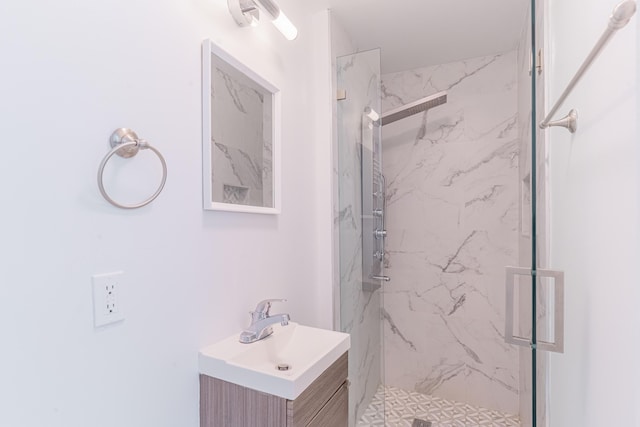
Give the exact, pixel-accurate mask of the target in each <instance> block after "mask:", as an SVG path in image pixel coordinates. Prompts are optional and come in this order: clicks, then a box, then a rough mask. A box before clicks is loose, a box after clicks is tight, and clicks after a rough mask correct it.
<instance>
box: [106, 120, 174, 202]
mask: <svg viewBox="0 0 640 427" xmlns="http://www.w3.org/2000/svg"><path fill="white" fill-rule="evenodd" d="M109 143H110V144H111V147H112V148H111V151H109V152H108V153H107V155H106V156H105V158H104V159H102V162H101V163H100V167H99V168H98V188H99V189H100V193H101V194H102V197H104V198H105V199H106V200H107V202H109V203H111V204H112V205H113V206H115V207H117V208H122V209H137V208H141V207H143V206H146V205H148V204H149V203H151V202H153V201H154V200H155V198H156V197H158V195H159V194H160V193H161V192H162V189H163V188H164V184H165V182H167V162H165V160H164V157H162V154H160V152H159V151H158V150H157V149H156V148H154V147H153V146H151V145H150V144H149V143H148V142H147V141H145V140H144V139H140V138H138V135H136V133H135V132H134V131H132V130H131V129H127V128H120V129H116V130H115V131H114V132H113V133H112V134H111V137H110V138H109ZM147 149H149V150H151V151H153V152H154V153H156V155H157V156H158V159H160V163H161V164H162V181H161V182H160V186H159V187H158V189H157V190H156V192H155V193H153V194H152V195H151V197H149V198H148V199H146V200H144V201H142V202H140V203H136V204H133V205H123V204H121V203H118V202H116V201H115V200H113V199H112V198H111V197H109V195H108V194H107V192H106V190H105V189H104V182H103V177H102V175H103V174H104V167H105V166H106V165H107V162H108V161H109V159H110V158H111V157H112V156H113V155H114V154H117V155H118V156H120V157H124V158H129V157H133V156H135V155H136V154H138V151H139V150H147Z"/></svg>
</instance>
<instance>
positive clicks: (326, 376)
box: [287, 352, 349, 426]
mask: <svg viewBox="0 0 640 427" xmlns="http://www.w3.org/2000/svg"><path fill="white" fill-rule="evenodd" d="M348 354H349V353H348V352H347V353H345V354H343V355H342V356H340V358H338V360H336V361H335V362H334V363H333V365H331V366H330V367H328V368H327V369H326V370H325V371H324V372H323V373H322V375H320V376H319V377H318V378H317V379H316V380H315V381H314V382H312V383H311V385H310V386H309V387H307V389H306V390H305V391H303V392H302V394H300V396H298V397H297V398H296V400H289V401H287V419H288V421H289V425H290V426H306V425H308V424H309V423H310V422H311V420H312V419H313V418H314V417H315V416H316V414H317V413H318V411H320V409H321V408H322V407H323V406H324V405H325V404H326V403H327V401H329V399H331V397H332V396H333V395H334V394H335V393H336V391H337V390H338V389H339V388H340V387H341V386H343V385H344V383H345V380H346V379H347V370H348ZM326 425H327V426H330V425H331V424H326Z"/></svg>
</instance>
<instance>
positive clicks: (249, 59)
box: [0, 0, 332, 427]
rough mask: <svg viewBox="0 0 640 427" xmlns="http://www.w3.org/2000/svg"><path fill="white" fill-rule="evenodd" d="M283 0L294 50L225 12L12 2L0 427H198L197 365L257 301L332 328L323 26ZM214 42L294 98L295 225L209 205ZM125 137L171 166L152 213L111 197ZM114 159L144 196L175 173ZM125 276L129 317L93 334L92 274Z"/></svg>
mask: <svg viewBox="0 0 640 427" xmlns="http://www.w3.org/2000/svg"><path fill="white" fill-rule="evenodd" d="M279 3H280V4H281V6H282V7H283V9H284V10H286V11H287V14H288V15H289V17H290V18H291V19H292V20H293V21H294V22H295V23H296V24H297V25H298V28H299V30H300V35H299V38H298V39H297V40H296V41H294V42H287V41H286V40H285V39H284V38H283V37H282V36H281V35H280V34H279V33H278V32H277V31H276V30H275V28H274V27H273V26H271V25H269V24H268V23H266V22H264V23H262V25H261V26H260V27H259V28H257V29H241V28H239V27H237V26H236V25H235V23H234V22H233V20H232V18H231V16H230V15H229V14H228V12H227V6H226V2H223V1H211V0H190V1H183V2H176V1H167V0H154V1H151V0H139V1H136V2H130V1H126V0H113V1H110V2H105V1H92V2H82V1H74V0H59V1H57V2H54V3H52V2H47V1H43V0H37V1H30V2H17V1H13V2H2V3H1V4H0V58H1V59H0V61H1V62H0V65H1V68H0V69H1V70H2V71H1V78H0V135H2V154H1V155H0V195H1V196H0V197H1V198H2V216H1V218H2V221H1V222H0V224H1V225H0V236H1V237H0V242H1V243H0V260H1V261H0V301H1V302H2V307H3V308H2V310H0V340H1V343H2V344H1V345H0V348H1V350H0V425H2V426H21V427H22V426H43V425H46V426H65V427H71V426H87V425H90V426H93V427H100V426H107V425H109V426H113V425H117V426H123V427H127V426H135V427H140V426H171V427H175V426H197V425H198V378H197V351H198V349H199V348H201V347H203V346H205V345H207V344H209V343H212V342H214V341H216V340H218V339H221V338H223V337H225V336H227V335H230V334H232V333H235V332H236V331H238V330H239V329H240V328H241V327H243V326H244V325H245V323H246V322H247V320H248V316H247V312H248V311H249V310H250V309H252V308H253V306H254V304H255V303H256V302H257V301H258V300H260V299H262V298H266V297H284V298H288V299H289V302H288V303H286V304H283V305H281V306H278V307H277V308H275V309H276V310H280V309H282V310H284V311H288V312H289V313H291V317H292V318H293V319H294V320H295V321H299V322H301V323H306V324H311V325H319V326H325V327H331V322H332V311H331V277H332V276H331V272H330V267H331V266H330V259H331V257H330V256H324V257H323V258H319V257H318V251H320V250H327V249H328V248H330V247H331V243H330V236H331V229H330V228H328V225H327V224H329V225H330V216H331V212H330V208H329V207H328V206H325V207H323V209H322V211H320V210H319V209H318V208H319V206H318V200H321V198H318V197H317V195H316V193H318V191H319V192H320V193H322V192H323V191H324V192H325V193H326V194H324V197H325V199H327V200H330V197H331V188H330V185H327V184H323V183H324V182H330V181H329V180H330V166H329V165H328V164H327V161H326V159H324V163H322V164H320V163H317V162H316V160H315V153H316V151H317V147H316V144H317V143H321V142H322V138H317V139H316V138H314V136H313V132H314V125H313V123H314V110H313V107H312V106H313V102H314V98H313V97H314V96H315V92H314V91H313V88H312V85H311V82H310V78H309V77H310V76H312V75H313V72H314V69H313V67H312V63H313V62H312V61H311V59H312V55H314V53H313V50H312V49H311V46H312V38H313V37H312V34H311V29H312V16H311V13H310V11H309V10H308V6H304V5H301V4H298V3H299V2H296V1H293V0H281V1H280V2H279ZM205 38H212V39H213V40H214V41H215V42H216V43H219V44H220V45H221V46H222V47H223V48H224V49H227V50H228V51H230V52H231V53H232V54H234V55H236V56H237V57H238V58H239V59H240V60H241V61H244V62H246V63H247V64H248V65H249V66H250V67H253V68H254V69H255V70H256V71H258V72H259V73H260V74H262V75H263V76H264V77H266V78H267V79H268V80H270V81H272V82H273V83H274V84H276V85H277V86H279V87H280V88H281V89H282V93H283V96H282V112H283V121H282V125H283V127H282V129H283V132H282V135H283V141H282V142H283V145H282V153H283V159H282V167H283V169H282V178H283V188H282V214H281V215H279V216H266V215H265V216H261V215H252V214H233V213H223V212H204V211H203V210H202V202H201V200H202V196H201V192H202V190H201V188H202V186H201V167H200V165H201V105H200V99H201V98H200V97H201V95H200V75H201V72H200V67H201V59H200V45H201V42H202V40H203V39H205ZM328 113H329V114H330V111H329V112H328ZM118 127H131V128H133V129H134V130H136V131H137V132H138V133H139V135H140V136H141V137H143V138H146V139H147V140H149V141H150V142H151V143H152V144H154V145H155V146H156V147H157V148H158V149H159V150H160V151H161V152H162V153H163V154H164V156H165V158H166V160H167V163H168V167H169V178H168V181H167V185H166V188H165V189H164V191H163V193H162V194H161V195H160V196H159V197H158V199H157V200H156V201H155V202H153V203H152V204H151V205H149V206H148V207H145V208H143V209H139V210H135V211H124V210H119V209H116V208H114V207H112V206H110V205H109V204H107V202H106V201H104V200H103V199H102V198H101V196H100V194H99V192H98V189H97V186H96V171H97V168H98V164H99V162H100V161H101V159H102V158H103V156H104V155H105V154H106V153H107V151H108V144H107V138H108V137H109V135H110V133H111V132H112V131H113V130H114V129H115V128H118ZM326 143H327V144H329V141H326ZM110 164H111V163H110ZM113 165H118V167H115V168H114V169H117V173H118V177H119V179H118V180H117V185H118V186H119V190H117V191H115V190H114V194H115V195H116V196H117V197H120V198H122V199H126V200H127V201H133V200H135V199H136V198H139V197H144V195H145V194H147V193H149V192H150V191H152V189H153V188H154V186H155V185H156V180H158V179H159V177H158V176H157V175H158V171H157V163H156V159H154V158H153V155H152V154H151V153H150V152H143V153H141V154H140V155H139V156H137V157H136V158H134V159H132V160H129V161H124V160H121V159H114V160H113ZM323 176H326V180H323V179H322V177H323ZM108 181H109V182H111V183H113V182H112V181H115V178H113V177H111V178H108ZM323 215H324V219H323ZM327 216H328V218H329V219H327ZM321 224H325V226H326V228H327V229H323V227H322V226H321ZM327 239H329V240H327ZM318 259H322V260H323V261H322V263H320V262H318V261H317V260H318ZM120 269H121V270H123V271H124V272H125V276H124V277H125V279H124V289H123V296H122V299H123V301H122V302H123V304H124V305H125V308H126V320H125V321H124V322H123V323H121V324H117V325H113V326H110V327H105V328H101V329H94V327H93V311H92V294H91V280H90V278H91V275H92V274H95V273H104V272H110V271H114V270H120Z"/></svg>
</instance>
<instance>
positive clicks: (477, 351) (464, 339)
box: [382, 51, 520, 413]
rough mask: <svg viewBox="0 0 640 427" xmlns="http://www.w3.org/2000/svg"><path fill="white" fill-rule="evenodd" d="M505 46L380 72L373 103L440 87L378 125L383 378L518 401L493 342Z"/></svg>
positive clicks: (507, 191)
mask: <svg viewBox="0 0 640 427" xmlns="http://www.w3.org/2000/svg"><path fill="white" fill-rule="evenodd" d="M516 58H517V56H516V52H515V51H514V52H510V53H506V54H502V55H495V56H486V57H480V58H472V59H469V60H466V61H460V62H455V63H450V64H442V65H438V66H432V67H426V68H421V69H417V70H410V71H406V72H400V73H393V74H388V75H384V76H383V78H382V81H383V111H387V110H389V109H391V108H394V107H397V106H399V105H402V104H405V103H408V102H411V101H414V100H416V99H419V98H421V97H424V96H427V95H431V94H433V93H436V92H439V91H442V90H447V91H448V101H447V103H446V104H445V105H442V106H439V107H436V108H434V109H432V110H429V111H428V112H427V113H422V114H419V115H416V116H413V117H410V118H407V119H404V120H400V121H398V122H395V123H392V124H389V125H388V126H385V127H384V128H383V130H382V132H383V159H384V160H383V171H384V173H385V175H386V178H387V206H388V208H387V231H388V238H387V253H388V254H387V258H386V267H387V270H386V272H387V275H389V276H391V279H392V280H391V282H389V283H387V284H385V287H384V294H383V298H384V302H383V316H384V331H385V338H384V375H385V384H386V385H390V386H396V387H401V388H404V389H408V390H415V391H418V392H422V393H428V394H433V395H436V396H440V397H443V398H448V399H454V400H459V401H464V402H468V403H470V404H473V405H479V406H483V407H486V408H491V409H496V410H500V411H503V412H507V413H518V410H519V408H518V391H519V366H518V365H519V363H518V349H517V348H514V347H512V346H510V345H507V344H505V343H504V336H503V329H504V267H505V266H507V265H513V264H515V263H517V260H518V230H519V221H520V202H519V191H520V183H519V175H518V171H519V151H520V146H519V144H520V135H519V133H518V130H519V126H518V125H519V123H518V111H517V92H518V85H517V72H516V70H517V68H516V67H517V62H516Z"/></svg>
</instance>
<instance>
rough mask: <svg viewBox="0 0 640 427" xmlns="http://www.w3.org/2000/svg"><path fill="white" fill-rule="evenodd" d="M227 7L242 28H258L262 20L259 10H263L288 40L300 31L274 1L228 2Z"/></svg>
mask: <svg viewBox="0 0 640 427" xmlns="http://www.w3.org/2000/svg"><path fill="white" fill-rule="evenodd" d="M227 5H228V6H229V12H231V16H233V19H235V21H236V23H237V24H238V25H239V26H241V27H246V26H252V27H255V26H257V25H258V21H259V20H260V10H259V9H262V10H263V11H264V12H265V13H266V14H267V15H269V16H270V17H271V20H272V22H273V25H275V27H276V28H277V29H278V30H279V31H280V32H281V33H282V35H283V36H284V37H285V38H286V39H287V40H293V39H295V38H296V37H297V36H298V29H297V28H296V27H295V25H293V23H292V22H291V21H290V20H289V18H287V16H286V15H285V14H284V12H282V10H280V7H278V5H277V4H276V3H275V2H274V1H273V0H227Z"/></svg>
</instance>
